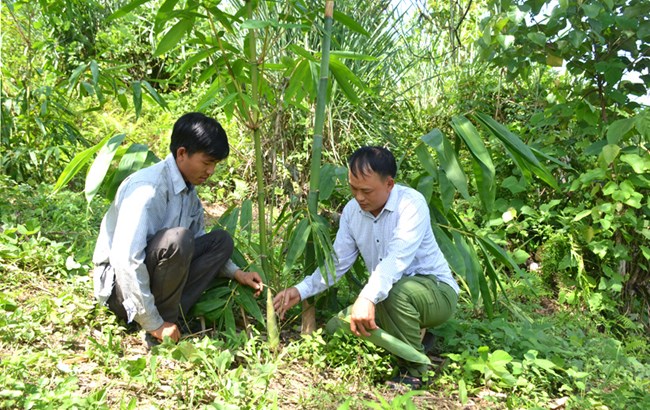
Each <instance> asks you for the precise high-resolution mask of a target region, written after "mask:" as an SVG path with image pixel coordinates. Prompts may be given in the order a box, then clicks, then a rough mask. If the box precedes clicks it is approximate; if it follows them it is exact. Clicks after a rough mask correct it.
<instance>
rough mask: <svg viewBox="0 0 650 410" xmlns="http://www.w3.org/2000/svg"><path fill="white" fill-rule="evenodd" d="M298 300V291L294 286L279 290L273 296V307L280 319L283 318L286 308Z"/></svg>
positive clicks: (292, 305) (289, 307)
mask: <svg viewBox="0 0 650 410" xmlns="http://www.w3.org/2000/svg"><path fill="white" fill-rule="evenodd" d="M298 302H300V293H299V292H298V289H296V288H295V287H291V288H288V289H285V290H282V291H280V292H279V293H278V294H277V295H275V297H274V298H273V309H275V311H276V313H277V314H278V316H280V319H284V314H285V313H286V311H287V310H289V309H291V308H292V307H294V306H295V305H296V304H297V303H298Z"/></svg>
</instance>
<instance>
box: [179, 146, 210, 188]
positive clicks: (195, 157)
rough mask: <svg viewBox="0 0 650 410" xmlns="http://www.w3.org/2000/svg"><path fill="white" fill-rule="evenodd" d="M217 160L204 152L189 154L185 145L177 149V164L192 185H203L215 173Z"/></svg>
mask: <svg viewBox="0 0 650 410" xmlns="http://www.w3.org/2000/svg"><path fill="white" fill-rule="evenodd" d="M217 162H218V161H217V160H216V159H214V158H212V157H211V156H209V155H207V154H205V153H204V152H195V153H194V154H191V155H190V154H188V153H187V150H186V149H185V147H180V148H179V149H178V151H176V165H178V169H179V171H181V174H182V175H183V178H184V179H185V180H186V181H187V182H189V183H190V184H192V185H201V184H202V183H204V182H205V181H207V179H208V178H210V176H211V175H212V174H213V173H214V167H215V165H217Z"/></svg>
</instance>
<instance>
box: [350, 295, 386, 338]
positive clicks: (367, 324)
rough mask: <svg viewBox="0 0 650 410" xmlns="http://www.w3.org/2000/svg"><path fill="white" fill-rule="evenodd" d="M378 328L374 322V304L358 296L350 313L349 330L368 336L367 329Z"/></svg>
mask: <svg viewBox="0 0 650 410" xmlns="http://www.w3.org/2000/svg"><path fill="white" fill-rule="evenodd" d="M375 329H379V326H377V324H376V323H375V304H374V303H372V302H371V301H369V300H368V299H366V298H363V297H358V298H357V301H356V302H354V305H352V312H351V313H350V330H351V331H352V333H354V334H355V335H357V336H361V335H363V336H370V333H369V331H370V330H375Z"/></svg>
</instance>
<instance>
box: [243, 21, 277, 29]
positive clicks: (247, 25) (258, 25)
mask: <svg viewBox="0 0 650 410" xmlns="http://www.w3.org/2000/svg"><path fill="white" fill-rule="evenodd" d="M276 24H277V22H275V21H270V20H246V21H244V22H243V23H242V25H241V28H242V29H244V30H256V29H264V28H267V27H269V26H275V25H276Z"/></svg>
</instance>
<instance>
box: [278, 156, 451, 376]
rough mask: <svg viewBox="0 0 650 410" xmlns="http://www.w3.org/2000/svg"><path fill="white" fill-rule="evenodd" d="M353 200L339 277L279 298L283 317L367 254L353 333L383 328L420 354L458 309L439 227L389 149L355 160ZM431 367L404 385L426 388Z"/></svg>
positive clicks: (341, 243) (317, 279)
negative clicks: (400, 175)
mask: <svg viewBox="0 0 650 410" xmlns="http://www.w3.org/2000/svg"><path fill="white" fill-rule="evenodd" d="M348 168H349V172H348V179H349V184H350V189H351V191H352V197H353V198H352V199H351V200H350V201H349V202H348V203H347V204H346V206H345V207H344V209H343V212H342V214H341V218H340V222H339V229H338V232H337V234H336V239H335V241H334V255H333V256H334V262H335V264H334V267H335V272H328V277H329V280H327V281H326V280H325V279H324V275H323V274H322V272H321V271H320V269H316V271H315V272H314V273H313V274H311V275H310V276H307V277H306V278H305V279H304V280H303V281H302V282H300V283H298V284H297V285H295V286H293V287H290V288H288V289H285V290H282V291H281V292H279V293H278V294H277V295H276V296H275V298H274V300H273V304H274V308H275V309H276V311H277V312H278V314H279V315H280V317H281V318H283V317H284V314H285V313H286V311H287V310H288V309H290V308H291V307H293V306H294V305H296V304H297V303H298V302H300V301H301V300H304V299H305V298H308V297H310V296H313V295H316V294H318V293H320V292H323V291H324V290H325V289H327V288H328V286H329V285H332V284H334V283H336V282H337V281H338V280H339V279H340V278H341V277H342V275H344V274H345V273H346V272H347V271H348V270H349V269H350V267H351V266H352V265H353V264H354V262H355V261H356V259H357V256H358V255H359V254H361V257H362V258H363V260H364V262H365V265H366V267H367V269H368V271H369V273H370V275H369V278H368V282H367V283H366V284H365V286H364V288H363V289H362V290H361V293H360V294H359V296H358V297H357V299H356V301H355V302H354V304H353V305H352V307H351V310H350V330H351V331H352V332H353V333H354V334H355V335H357V336H369V335H370V333H369V332H370V331H372V330H375V329H378V328H379V327H381V328H382V329H383V330H385V331H387V332H388V333H390V334H391V335H393V336H395V337H397V338H399V339H401V340H402V341H404V342H406V343H407V344H409V345H411V346H412V347H414V348H415V349H417V350H418V351H420V352H423V351H424V348H423V345H422V343H421V329H426V328H432V327H435V326H438V325H440V324H441V323H443V322H445V321H446V320H448V319H449V318H450V317H451V316H452V315H453V313H454V312H455V310H456V303H457V301H458V292H459V288H458V284H457V283H456V281H455V280H454V278H453V277H452V274H451V270H450V269H449V265H448V264H447V261H446V260H445V258H444V256H443V254H442V252H441V251H440V248H439V247H438V244H437V243H436V240H435V237H434V236H433V231H432V229H431V219H430V215H429V208H428V206H427V203H426V201H425V199H424V196H423V195H422V194H420V193H419V192H418V191H416V190H415V189H412V188H409V187H406V186H402V185H397V184H395V176H396V173H397V165H396V161H395V158H394V156H393V154H392V153H391V152H390V151H389V150H387V149H385V148H382V147H362V148H360V149H358V150H357V151H356V152H354V153H353V154H352V156H351V157H350V159H349V161H348ZM425 371H426V365H425V366H423V365H417V364H415V363H407V364H406V366H405V369H403V370H402V374H401V375H399V376H398V377H396V379H397V380H396V381H400V382H403V383H407V384H410V385H412V386H414V387H420V386H421V380H420V378H421V376H422V374H423V373H424V372H425Z"/></svg>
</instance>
